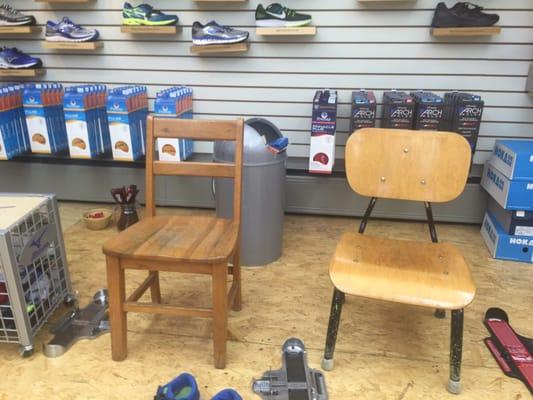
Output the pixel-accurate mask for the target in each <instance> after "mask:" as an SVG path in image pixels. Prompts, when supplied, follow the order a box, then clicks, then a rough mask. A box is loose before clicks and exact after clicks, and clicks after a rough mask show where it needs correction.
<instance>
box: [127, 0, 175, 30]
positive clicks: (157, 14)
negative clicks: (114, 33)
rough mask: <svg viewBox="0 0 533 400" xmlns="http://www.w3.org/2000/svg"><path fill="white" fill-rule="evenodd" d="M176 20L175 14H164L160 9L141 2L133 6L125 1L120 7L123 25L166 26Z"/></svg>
mask: <svg viewBox="0 0 533 400" xmlns="http://www.w3.org/2000/svg"><path fill="white" fill-rule="evenodd" d="M176 22H178V16H177V15H171V14H164V13H162V12H161V11H158V10H154V8H153V7H152V6H151V5H150V4H141V5H139V6H137V7H133V6H132V5H131V4H130V3H127V2H126V3H124V8H123V9H122V24H123V25H148V26H166V25H174V24H176Z"/></svg>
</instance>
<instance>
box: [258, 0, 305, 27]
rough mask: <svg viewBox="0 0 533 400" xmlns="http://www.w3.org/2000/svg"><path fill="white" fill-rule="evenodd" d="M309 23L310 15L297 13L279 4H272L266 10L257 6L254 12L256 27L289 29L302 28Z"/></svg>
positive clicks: (260, 5) (261, 6)
mask: <svg viewBox="0 0 533 400" xmlns="http://www.w3.org/2000/svg"><path fill="white" fill-rule="evenodd" d="M310 23H311V16H310V15H307V14H300V13H297V12H296V11H294V10H291V9H290V8H287V7H283V6H282V5H281V4H279V3H273V4H271V5H269V6H268V7H267V8H264V7H263V5H262V4H259V5H258V6H257V8H256V10H255V24H256V26H271V27H284V26H285V27H289V26H304V25H308V24H310Z"/></svg>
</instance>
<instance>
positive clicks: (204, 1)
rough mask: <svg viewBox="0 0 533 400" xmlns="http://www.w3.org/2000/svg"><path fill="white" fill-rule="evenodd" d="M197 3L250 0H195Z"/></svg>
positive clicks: (243, 0)
mask: <svg viewBox="0 0 533 400" xmlns="http://www.w3.org/2000/svg"><path fill="white" fill-rule="evenodd" d="M194 1H195V2H196V3H246V2H247V1H248V0H194Z"/></svg>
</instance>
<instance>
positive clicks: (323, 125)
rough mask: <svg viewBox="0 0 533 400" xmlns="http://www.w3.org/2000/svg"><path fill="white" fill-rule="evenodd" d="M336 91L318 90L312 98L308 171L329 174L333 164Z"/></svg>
mask: <svg viewBox="0 0 533 400" xmlns="http://www.w3.org/2000/svg"><path fill="white" fill-rule="evenodd" d="M336 128H337V91H334V90H319V91H317V92H316V94H315V97H314V99H313V115H312V122H311V144H310V150H309V172H311V173H317V174H331V173H332V172H333V166H334V164H335V131H336Z"/></svg>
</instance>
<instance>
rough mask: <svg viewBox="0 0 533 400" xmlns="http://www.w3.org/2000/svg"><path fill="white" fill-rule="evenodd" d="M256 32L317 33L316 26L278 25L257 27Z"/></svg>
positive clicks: (283, 33) (285, 34)
mask: <svg viewBox="0 0 533 400" xmlns="http://www.w3.org/2000/svg"><path fill="white" fill-rule="evenodd" d="M255 34H256V35H260V36H269V35H272V36H292V35H309V36H311V35H316V26H299V27H276V28H264V27H258V28H255Z"/></svg>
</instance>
